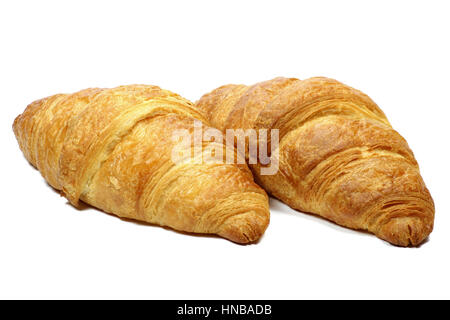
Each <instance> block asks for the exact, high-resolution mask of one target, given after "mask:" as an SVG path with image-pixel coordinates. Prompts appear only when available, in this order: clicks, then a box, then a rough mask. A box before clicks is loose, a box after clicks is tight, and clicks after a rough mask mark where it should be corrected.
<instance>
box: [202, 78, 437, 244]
mask: <svg viewBox="0 0 450 320" xmlns="http://www.w3.org/2000/svg"><path fill="white" fill-rule="evenodd" d="M197 107H198V108H199V109H200V110H201V111H202V112H203V113H204V114H205V116H206V118H207V119H208V120H209V121H210V124H211V125H212V126H215V127H217V128H218V129H220V130H225V129H229V128H232V129H237V128H242V129H248V128H251V129H278V130H279V148H278V150H277V151H278V154H279V170H278V172H277V173H276V174H274V175H261V174H260V170H259V169H260V167H261V164H259V163H257V164H254V165H250V167H251V169H252V171H253V172H254V174H255V178H256V180H257V182H258V183H259V184H260V185H261V186H262V187H263V188H264V189H265V190H266V191H267V192H269V193H271V194H272V195H274V196H275V197H277V198H279V199H280V200H282V201H284V202H285V203H286V204H288V205H289V206H291V207H293V208H295V209H298V210H301V211H305V212H310V213H316V214H319V215H320V216H322V217H325V218H327V219H330V220H332V221H334V222H336V223H338V224H340V225H343V226H346V227H349V228H354V229H363V230H368V231H370V232H372V233H374V234H375V235H377V236H378V237H380V238H381V239H384V240H387V241H389V242H391V243H393V244H396V245H400V246H408V245H418V244H420V243H421V242H422V241H424V239H425V238H426V237H427V236H428V234H429V233H430V232H431V231H432V229H433V221H434V204H433V200H432V198H431V196H430V193H429V192H428V190H427V188H426V187H425V184H424V182H423V180H422V178H421V176H420V173H419V167H418V165H417V162H416V160H415V158H414V155H413V153H412V151H411V150H410V149H409V147H408V144H407V143H406V141H405V140H404V139H403V138H402V137H401V136H400V135H399V134H398V133H397V132H396V131H394V130H393V129H392V127H391V125H390V124H389V122H388V120H387V119H386V116H385V115H384V113H383V112H382V111H381V110H380V108H379V107H378V106H377V105H376V104H375V103H374V102H373V101H372V100H371V99H370V98H369V97H368V96H367V95H365V94H363V93H362V92H360V91H358V90H355V89H353V88H351V87H348V86H346V85H344V84H342V83H340V82H338V81H336V80H332V79H328V78H323V77H317V78H310V79H307V80H303V81H300V80H298V79H286V78H276V79H273V80H270V81H266V82H261V83H257V84H255V85H253V86H250V87H248V86H245V85H226V86H222V87H220V88H218V89H216V90H214V91H212V92H211V93H209V94H206V95H204V96H203V97H202V98H201V99H200V101H198V102H197Z"/></svg>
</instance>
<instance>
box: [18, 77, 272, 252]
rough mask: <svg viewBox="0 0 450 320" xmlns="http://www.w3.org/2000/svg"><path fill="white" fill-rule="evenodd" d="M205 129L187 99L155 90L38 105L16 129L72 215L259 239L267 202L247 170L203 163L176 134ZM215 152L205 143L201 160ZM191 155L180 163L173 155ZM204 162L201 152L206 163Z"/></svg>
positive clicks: (121, 90)
mask: <svg viewBox="0 0 450 320" xmlns="http://www.w3.org/2000/svg"><path fill="white" fill-rule="evenodd" d="M194 120H197V121H201V122H202V123H203V129H207V128H208V126H207V121H206V120H205V118H204V117H203V116H202V114H201V113H200V112H198V110H197V109H196V108H195V107H194V105H193V104H192V103H191V102H189V101H188V100H186V99H184V98H182V97H180V96H179V95H177V94H174V93H172V92H170V91H167V90H162V89H160V88H159V87H156V86H149V85H129V86H120V87H117V88H112V89H98V88H93V89H86V90H82V91H79V92H77V93H74V94H57V95H54V96H51V97H48V98H44V99H41V100H38V101H35V102H33V103H31V104H30V105H29V106H28V107H27V108H26V110H25V111H24V113H23V114H21V115H19V116H18V117H17V118H16V119H15V121H14V124H13V130H14V133H15V135H16V137H17V141H18V142H19V146H20V148H21V150H22V151H23V154H24V155H25V157H26V158H27V160H28V161H29V162H30V163H31V164H32V165H33V166H34V167H36V168H37V169H38V170H39V171H40V172H41V174H42V175H43V177H44V178H45V179H46V180H47V182H48V183H49V184H50V185H51V186H52V187H54V188H55V189H58V190H61V191H62V194H63V195H64V196H65V197H67V199H68V200H69V201H70V203H71V204H73V205H74V206H78V205H79V201H80V200H82V201H84V202H86V203H88V204H90V205H92V206H94V207H97V208H100V209H102V210H104V211H106V212H109V213H113V214H115V215H117V216H119V217H124V218H131V219H137V220H142V221H145V222H149V223H152V224H157V225H161V226H167V227H170V228H173V229H176V230H180V231H185V232H192V233H207V234H218V235H220V236H222V237H225V238H227V239H230V240H232V241H234V242H238V243H249V242H253V241H256V240H258V239H259V238H260V237H261V235H262V234H263V233H264V231H265V229H266V228H267V225H268V223H269V209H268V198H267V195H266V193H265V192H264V190H262V189H261V188H260V187H259V186H258V185H257V184H256V183H255V182H254V181H253V177H252V174H251V171H250V170H249V169H248V167H247V166H246V165H245V164H243V165H238V164H226V163H219V162H213V161H210V162H207V161H202V158H200V159H199V158H198V157H199V156H198V154H197V156H196V155H195V153H194V152H193V148H194V146H193V144H188V145H185V146H184V150H180V146H179V142H178V141H177V140H176V139H174V132H175V131H180V130H181V131H183V130H184V132H188V133H189V134H190V135H192V134H193V131H194ZM212 143H215V144H222V145H221V146H220V147H224V148H225V144H223V142H221V141H212V142H208V141H206V142H204V141H203V142H202V144H201V145H200V147H201V151H202V152H203V151H205V150H207V148H208V146H210V145H211V144H212ZM175 147H177V148H178V149H177V150H178V151H183V152H184V153H183V152H182V153H183V154H186V155H187V156H185V157H184V158H182V159H181V160H180V161H176V162H175V161H173V158H172V152H173V149H174V148H175ZM200 157H202V153H201V154H200Z"/></svg>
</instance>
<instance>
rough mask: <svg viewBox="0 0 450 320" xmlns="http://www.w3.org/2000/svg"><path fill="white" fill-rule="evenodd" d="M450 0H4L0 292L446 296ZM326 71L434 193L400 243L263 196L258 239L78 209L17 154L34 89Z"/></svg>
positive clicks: (201, 83) (191, 91)
mask: <svg viewBox="0 0 450 320" xmlns="http://www.w3.org/2000/svg"><path fill="white" fill-rule="evenodd" d="M449 15H450V7H449V3H448V2H446V1H422V2H418V1H386V2H385V1H371V2H369V1H327V2H325V1H314V2H313V1H311V2H309V3H308V4H302V3H301V2H299V1H273V2H265V1H245V2H244V1H230V0H228V1H222V2H219V1H180V2H171V1H160V2H151V1H130V0H127V1H120V2H119V1H104V2H100V1H86V2H84V1H73V2H71V3H70V2H67V1H29V2H25V1H8V2H6V1H4V2H2V3H1V4H0V34H1V39H0V41H1V42H0V88H1V89H0V90H1V95H0V104H1V108H0V110H1V111H0V112H1V118H0V120H1V130H2V131H1V153H2V154H1V158H0V161H1V163H0V168H1V170H2V180H1V195H2V203H1V204H2V205H1V211H0V298H158V299H165V298H181V299H187V298H189V299H197V298H210V299H214V298H234V299H240V298H249V299H250V298H253V299H260V298H261V299H262V298H265V299H272V298H274V299H277V298H289V299H290V298H295V299H299V298H450V292H449V290H450V289H449V288H450V277H449V273H450V252H449V245H450V243H449V242H450V225H449V222H450V213H449V210H450V206H449V197H450V194H449V190H448V183H449V181H450V177H449V173H448V168H449V159H450V153H449V150H448V145H449V143H448V138H449V132H450V125H449V120H448V119H449V116H450V111H449V110H450V95H449V94H450V89H449V85H450V63H449V57H450V41H449V34H450V18H449ZM276 76H286V77H287V76H293V77H298V78H302V79H304V78H308V77H311V76H328V77H332V78H336V79H338V80H340V81H342V82H344V83H346V84H349V85H351V86H353V87H356V88H358V89H361V90H362V91H364V92H365V93H367V94H369V95H370V96H371V97H372V98H373V99H374V100H375V101H376V102H377V103H378V104H379V105H380V106H381V108H382V109H383V110H384V111H385V113H386V114H387V116H388V118H389V119H390V121H391V123H392V124H393V126H394V128H396V129H397V130H398V131H399V132H400V133H401V134H402V135H403V136H404V137H406V139H407V140H408V142H409V144H410V146H411V148H412V149H413V151H414V152H415V155H416V158H417V159H418V161H419V164H420V168H421V172H422V175H423V177H424V180H425V182H426V183H427V186H428V187H429V189H430V191H431V194H432V196H433V198H434V200H435V204H436V221H435V230H434V232H433V233H432V234H431V236H430V238H429V241H428V242H427V243H425V244H423V245H422V246H421V247H420V248H407V249H403V248H397V247H394V246H391V245H389V244H387V243H385V242H383V241H381V240H379V239H378V238H376V237H375V236H372V235H369V234H365V233H361V232H357V231H352V230H347V229H344V228H341V227H339V226H336V225H334V224H332V223H329V222H327V221H325V220H323V219H320V218H317V217H314V216H309V215H305V214H302V213H299V212H296V211H294V210H291V209H289V208H288V207H286V206H285V205H283V204H281V203H280V202H278V201H276V200H271V211H272V216H271V224H270V226H269V228H268V230H267V232H266V234H265V236H264V237H263V238H262V239H261V241H260V242H259V243H258V244H256V245H248V246H241V245H236V244H233V243H231V242H229V241H227V240H224V239H221V238H214V237H197V236H189V235H184V234H181V233H176V232H174V231H170V230H165V229H163V228H159V227H154V226H147V225H142V224H136V223H132V222H125V221H122V220H120V219H118V218H116V217H114V216H111V215H107V214H105V213H102V212H100V211H98V210H95V209H88V210H83V211H79V210H76V209H74V208H73V207H71V206H70V205H69V204H68V203H67V201H66V200H65V199H64V198H62V197H60V196H59V194H57V193H56V192H54V191H53V190H52V189H51V188H50V187H48V186H47V184H46V183H45V181H44V180H43V178H42V177H41V175H40V174H39V172H38V171H36V170H35V169H33V168H32V167H31V166H30V165H29V164H28V163H27V161H26V160H25V158H24V157H23V156H22V154H21V152H20V150H19V148H18V146H17V143H16V140H15V138H14V135H13V132H12V129H11V125H12V122H13V120H14V118H15V116H17V115H18V114H19V113H21V112H22V111H23V110H24V109H25V107H26V105H27V104H28V103H30V102H31V101H33V100H36V99H39V98H41V97H44V96H48V95H51V94H55V93H60V92H73V91H77V90H80V89H83V88H86V87H96V86H97V87H112V86H117V85H121V84H131V83H146V84H156V85H159V86H161V87H163V88H166V89H169V90H172V91H175V92H178V93H180V94H181V95H183V96H185V97H186V98H188V99H191V100H193V101H195V100H197V99H198V98H200V96H201V95H202V94H204V93H206V92H208V91H210V90H212V89H214V88H216V87H217V86H220V85H223V84H227V83H245V84H253V83H255V82H258V81H262V80H267V79H270V78H273V77H276Z"/></svg>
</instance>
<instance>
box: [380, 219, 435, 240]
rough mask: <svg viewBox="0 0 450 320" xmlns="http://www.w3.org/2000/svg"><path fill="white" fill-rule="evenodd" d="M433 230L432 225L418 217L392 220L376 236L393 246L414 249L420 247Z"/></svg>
mask: <svg viewBox="0 0 450 320" xmlns="http://www.w3.org/2000/svg"><path fill="white" fill-rule="evenodd" d="M432 230H433V224H432V223H431V224H430V223H429V222H428V221H427V220H425V219H422V218H419V217H400V218H393V219H391V220H390V221H389V222H387V223H386V224H384V225H383V226H382V227H381V228H380V230H379V232H378V236H379V237H380V238H381V239H383V240H386V241H388V242H390V243H392V244H394V245H397V246H401V247H416V246H418V245H420V244H421V243H422V242H423V241H425V239H426V238H427V237H428V235H429V234H430V233H431V231H432Z"/></svg>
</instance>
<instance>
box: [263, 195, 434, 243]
mask: <svg viewBox="0 0 450 320" xmlns="http://www.w3.org/2000/svg"><path fill="white" fill-rule="evenodd" d="M270 209H271V210H273V209H278V211H279V212H280V213H281V214H287V215H290V216H294V217H297V218H301V219H307V220H314V221H318V222H320V223H321V224H322V225H324V226H327V227H329V228H332V229H334V230H337V231H339V232H343V233H347V234H355V233H356V234H359V235H361V236H367V237H372V238H377V237H376V236H375V235H374V234H372V233H371V232H369V231H366V230H361V229H349V228H346V227H343V226H341V225H339V224H337V223H335V222H334V221H331V220H328V219H326V218H324V217H321V216H319V215H317V214H315V213H312V212H304V211H299V210H295V209H292V208H291V207H289V206H288V205H287V204H284V203H283V202H281V201H280V200H278V199H277V198H275V197H273V196H272V195H270ZM286 209H287V210H286ZM272 214H273V213H272ZM379 240H380V241H381V242H382V243H383V244H384V245H386V246H388V247H397V248H410V249H414V248H420V247H421V246H423V245H424V244H426V243H428V241H429V236H428V237H427V238H426V239H425V240H424V241H423V242H422V243H421V244H419V245H416V246H408V247H403V246H397V245H395V244H392V243H389V242H387V241H384V240H381V239H379Z"/></svg>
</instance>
